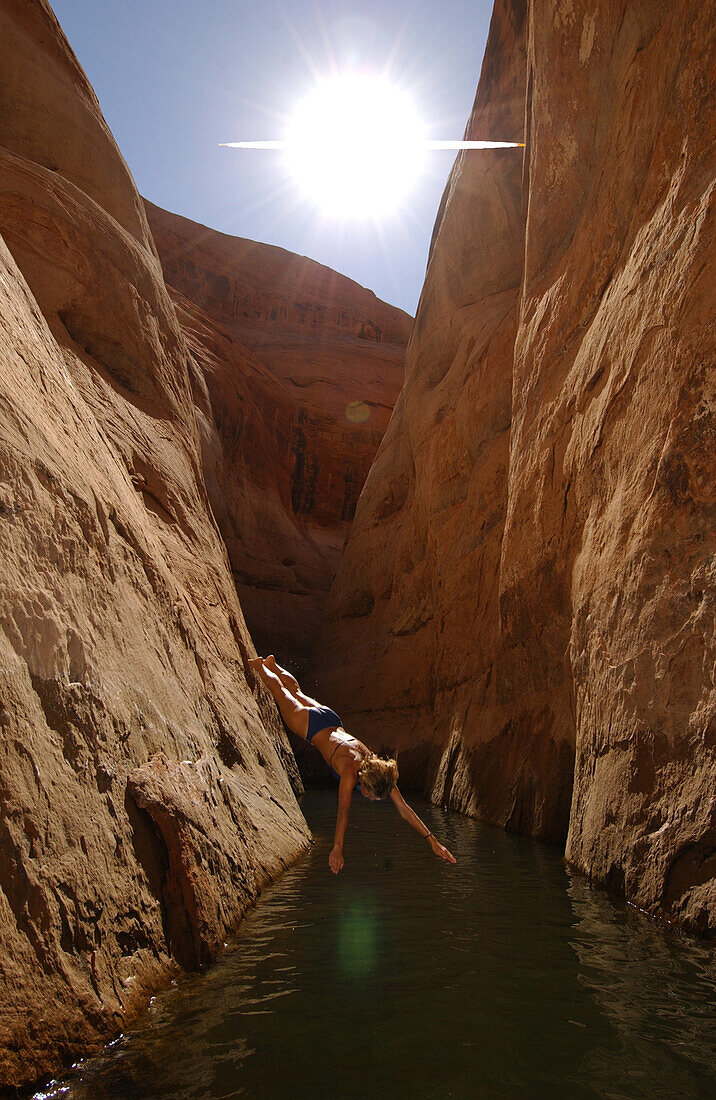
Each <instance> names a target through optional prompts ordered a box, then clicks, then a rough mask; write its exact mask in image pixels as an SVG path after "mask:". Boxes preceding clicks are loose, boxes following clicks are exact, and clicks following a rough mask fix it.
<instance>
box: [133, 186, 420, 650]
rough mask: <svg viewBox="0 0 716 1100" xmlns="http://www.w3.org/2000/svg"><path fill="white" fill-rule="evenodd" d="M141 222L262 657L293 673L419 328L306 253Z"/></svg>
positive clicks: (173, 224)
mask: <svg viewBox="0 0 716 1100" xmlns="http://www.w3.org/2000/svg"><path fill="white" fill-rule="evenodd" d="M147 213H148V217H149V224H150V227H151V229H152V232H153V234H154V239H155V241H156V244H157V248H158V250H159V255H160V258H161V261H162V266H163V268H164V275H165V278H166V281H167V284H168V285H169V287H170V290H171V294H172V296H173V298H174V302H175V304H176V307H177V313H178V316H179V319H180V322H181V326H182V329H183V331H184V334H185V336H186V338H187V341H188V343H189V346H190V348H191V350H192V354H193V358H194V364H195V367H196V368H197V369H196V370H195V372H194V374H195V378H194V385H195V391H196V401H197V405H198V406H199V410H200V412H199V421H200V425H201V428H202V446H203V454H204V467H205V471H206V482H207V488H208V491H209V495H210V498H211V503H212V507H213V509H214V513H215V515H216V518H217V521H218V523H219V527H220V529H221V533H222V535H223V537H224V541H225V543H226V546H227V549H228V551H229V557H230V560H231V565H232V569H233V574H234V580H235V582H236V586H237V590H238V592H239V596H240V598H241V604H242V607H243V609H244V613H245V615H246V621H247V623H248V625H249V628H250V630H251V633H252V637H253V638H254V640H255V642H256V645H257V647H258V648H259V650H260V651H266V652H268V651H271V650H276V651H277V652H279V653H282V654H284V655H285V656H286V658H287V659H289V660H291V661H293V662H295V661H296V659H299V660H300V658H305V657H307V656H308V655H309V654H310V653H311V651H312V648H313V644H314V642H315V638H316V634H317V630H318V626H319V622H320V620H321V618H322V615H323V610H324V605H325V601H326V598H327V595H328V591H329V589H330V586H331V583H332V581H333V578H334V576H335V574H336V570H337V568H338V562H339V560H340V555H341V551H342V549H343V543H344V540H345V536H346V533H347V531H348V527H349V524H350V521H351V519H352V518H353V514H354V511H355V506H356V502H357V500H358V496H359V494H360V491H361V488H362V487H363V483H364V481H365V478H366V476H367V473H368V469H369V468H370V464H371V462H372V460H373V458H374V456H375V453H376V450H377V448H378V444H379V443H380V440H381V439H382V437H383V433H384V432H385V429H386V427H387V424H388V420H389V419H390V414H391V412H392V409H393V405H394V404H395V400H396V398H397V395H398V391H399V389H400V386H401V384H402V380H403V357H404V353H405V345H406V343H407V340H408V336H409V333H410V326H411V323H412V321H411V318H410V317H408V315H407V314H405V313H403V312H402V310H399V309H396V308H395V307H394V306H389V305H386V303H385V302H381V301H380V300H379V299H378V298H376V296H375V295H374V294H373V293H372V292H371V291H369V290H365V289H364V288H363V287H361V286H358V284H357V283H354V282H352V281H351V280H350V279H347V278H345V276H343V275H338V274H337V273H336V272H335V271H331V270H330V268H326V267H323V266H321V265H320V264H317V263H315V262H314V261H313V260H308V259H306V258H305V257H304V256H295V255H293V254H292V253H290V252H286V251H285V250H284V249H282V248H274V247H272V246H271V245H266V244H258V243H257V242H255V241H247V240H243V239H241V238H237V237H230V236H227V235H226V234H223V233H217V232H215V231H213V230H211V229H207V228H206V227H205V226H202V225H197V224H196V223H195V222H191V221H189V220H187V219H186V218H181V217H178V216H176V215H174V214H169V213H167V212H166V211H165V210H160V209H158V208H157V207H155V206H152V205H151V204H150V203H147Z"/></svg>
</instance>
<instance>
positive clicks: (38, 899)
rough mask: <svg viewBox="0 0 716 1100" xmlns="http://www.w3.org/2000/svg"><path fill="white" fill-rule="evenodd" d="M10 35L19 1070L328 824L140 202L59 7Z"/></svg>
mask: <svg viewBox="0 0 716 1100" xmlns="http://www.w3.org/2000/svg"><path fill="white" fill-rule="evenodd" d="M0 41H1V42H2V65H0V101H1V102H2V110H1V111H0V233H1V234H2V240H0V268H1V272H0V296H1V298H2V304H1V307H0V348H1V355H0V392H1V395H2V400H1V403H0V561H1V562H2V569H1V570H0V676H1V688H0V730H1V736H0V807H1V817H0V830H1V832H2V837H1V842H0V937H1V938H2V944H3V950H2V953H1V954H0V1084H3V1085H9V1084H19V1083H22V1082H25V1081H31V1080H33V1079H36V1078H37V1077H38V1076H39V1075H41V1074H43V1073H45V1072H50V1071H53V1070H56V1069H57V1068H58V1067H59V1066H60V1065H61V1064H62V1063H63V1062H64V1061H66V1060H68V1059H74V1058H76V1057H78V1056H80V1055H82V1054H85V1053H86V1052H87V1051H88V1049H91V1048H93V1047H96V1046H97V1045H99V1044H100V1043H101V1042H102V1041H103V1040H104V1039H105V1038H107V1037H108V1036H109V1035H110V1034H112V1033H115V1032H116V1031H117V1030H118V1029H119V1028H120V1027H122V1026H123V1024H124V1023H125V1022H126V1021H127V1020H128V1019H129V1018H130V1017H131V1015H132V1013H133V1012H134V1011H135V1010H136V1009H137V1008H138V1007H139V1006H140V1005H141V1004H142V1003H143V1001H144V1000H145V999H146V995H147V992H148V991H149V990H150V989H151V988H152V987H153V986H155V985H156V984H157V982H158V981H160V980H164V979H165V978H166V975H167V974H168V973H170V972H171V969H172V967H175V966H176V963H177V962H179V963H180V964H182V965H194V964H196V963H198V962H202V961H204V960H205V959H207V958H208V957H210V956H211V955H212V953H213V952H214V951H215V949H216V947H217V944H218V943H220V941H221V938H222V935H224V933H225V932H226V931H227V930H228V929H229V928H230V927H232V926H233V925H235V923H236V922H237V921H238V919H239V917H240V915H241V913H242V911H243V908H244V907H245V905H246V904H247V903H248V902H249V901H250V899H251V898H252V897H253V896H254V895H255V893H256V891H257V890H258V889H259V887H260V886H261V884H262V883H263V882H265V881H266V880H267V878H268V877H269V876H271V875H272V874H274V873H275V872H276V871H277V870H279V869H280V868H281V867H282V866H283V865H284V863H285V861H287V860H289V859H291V858H292V857H293V856H295V854H296V853H297V852H298V851H300V850H301V848H302V847H304V846H305V845H306V843H307V841H308V833H307V829H306V826H305V823H304V821H303V818H302V816H301V813H300V811H299V809H298V806H297V803H296V800H295V796H294V793H293V790H292V788H291V784H290V782H289V772H288V771H287V765H288V763H289V762H290V754H289V751H288V747H287V744H286V741H285V739H284V737H283V734H282V733H281V732H280V730H279V729H278V727H277V723H276V720H275V718H274V717H273V709H274V708H273V707H272V706H271V707H267V705H266V700H265V699H264V698H263V696H262V695H259V693H258V689H257V688H256V685H255V684H254V683H253V677H252V676H251V674H250V673H249V672H247V666H246V657H247V654H248V653H249V651H250V650H251V641H250V638H249V634H248V631H247V629H246V626H245V623H244V620H243V616H242V612H241V608H240V606H239V603H238V600H237V597H236V593H235V590H234V586H233V583H232V579H231V574H230V570H229V565H228V561H227V558H226V553H225V549H224V547H223V544H222V542H221V539H220V537H219V533H218V531H217V528H216V525H215V523H214V520H213V517H212V513H211V510H210V507H209V503H208V500H207V496H206V491H205V488H204V482H203V478H202V474H201V458H200V448H199V440H198V432H197V428H196V420H195V412H194V403H193V398H192V390H191V385H190V367H191V361H190V356H189V353H188V350H187V347H186V345H185V342H184V339H183V337H182V333H181V331H180V328H179V325H178V323H177V319H176V315H175V311H174V308H173V306H172V303H171V301H170V299H169V296H168V294H167V291H166V288H165V286H164V282H163V279H162V273H161V267H160V264H159V260H158V258H157V256H156V252H155V250H154V246H153V242H152V237H151V234H150V231H149V228H148V226H147V222H146V218H145V213H144V208H143V205H142V202H141V199H140V198H139V196H138V194H137V192H136V189H135V187H134V184H133V182H132V179H131V177H130V175H129V172H128V170H127V168H126V165H125V164H124V162H123V160H122V158H121V156H120V154H119V152H118V150H117V148H116V146H115V144H114V142H113V140H112V138H111V135H110V133H109V131H108V130H107V127H106V125H105V123H104V120H103V119H102V116H101V114H100V111H99V108H98V105H97V102H96V99H95V97H94V94H93V92H92V90H91V88H90V87H89V85H88V83H87V81H86V78H85V76H84V74H83V73H82V71H81V69H80V68H79V66H78V64H77V62H76V60H75V58H74V56H73V55H72V53H71V51H70V49H69V47H68V45H67V43H66V41H65V40H64V38H63V36H62V33H61V31H60V28H59V27H58V25H57V23H56V21H55V19H54V17H53V15H52V13H51V11H50V9H49V7H48V6H47V4H46V3H44V2H43V0H8V2H7V3H5V4H3V5H2V9H1V10H0ZM158 753H159V754H161V755H156V754H158ZM150 758H151V759H150ZM294 781H295V775H294Z"/></svg>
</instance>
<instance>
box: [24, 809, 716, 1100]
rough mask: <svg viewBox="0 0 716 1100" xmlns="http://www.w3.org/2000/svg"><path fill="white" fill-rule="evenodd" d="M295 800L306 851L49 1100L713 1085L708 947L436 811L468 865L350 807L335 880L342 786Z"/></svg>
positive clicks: (528, 851)
mask: <svg viewBox="0 0 716 1100" xmlns="http://www.w3.org/2000/svg"><path fill="white" fill-rule="evenodd" d="M304 810H305V812H306V816H307V817H308V820H309V822H310V824H311V826H312V828H313V830H314V833H315V836H316V843H315V844H314V847H313V849H312V851H311V852H310V853H308V854H307V855H306V856H305V857H303V858H302V859H301V860H300V861H299V862H298V863H297V864H295V865H294V866H293V867H291V868H290V869H289V870H288V871H287V872H286V873H285V874H284V875H283V876H282V877H281V879H280V880H279V881H278V882H277V883H275V884H274V885H273V886H272V887H270V888H269V889H268V890H267V891H266V892H265V893H264V894H263V895H262V897H261V899H260V901H259V904H258V906H257V907H256V909H255V910H254V911H252V912H251V913H250V914H249V916H248V917H247V918H246V920H245V921H244V923H243V925H242V926H241V929H240V932H239V935H238V936H237V938H236V940H235V941H234V942H233V943H232V944H231V945H230V947H229V948H228V949H227V950H226V951H225V952H224V954H223V956H222V957H221V959H220V960H219V962H218V963H217V964H216V965H215V966H214V967H212V968H211V969H210V970H208V971H207V972H206V973H205V974H203V975H193V976H191V977H188V978H186V979H184V980H182V981H181V982H180V983H179V984H178V985H176V986H174V987H173V988H172V989H170V990H169V991H168V992H166V993H165V994H162V995H161V996H159V997H157V998H156V1000H155V1001H154V1002H153V1004H152V1006H151V1008H150V1010H149V1012H148V1014H147V1016H146V1017H145V1019H144V1020H143V1021H142V1026H141V1027H137V1028H136V1029H135V1030H133V1031H132V1032H130V1033H128V1034H127V1035H126V1036H124V1037H123V1038H122V1040H120V1041H119V1042H118V1043H116V1044H114V1045H113V1046H112V1047H111V1048H109V1049H108V1050H106V1051H105V1052H104V1053H103V1054H102V1055H100V1056H99V1057H97V1058H95V1059H92V1060H90V1061H88V1062H86V1063H84V1064H82V1065H81V1066H79V1067H78V1068H77V1069H76V1071H75V1072H74V1073H72V1074H71V1075H69V1076H68V1077H67V1078H66V1079H65V1080H64V1081H63V1082H61V1083H55V1084H54V1085H53V1086H52V1087H50V1088H48V1089H46V1090H43V1092H42V1093H38V1094H37V1096H38V1097H39V1096H43V1097H52V1098H53V1100H54V1098H56V1097H60V1096H62V1097H64V1098H67V1100H110V1098H111V1100H150V1098H151V1100H219V1098H221V1100H229V1098H230V1097H239V1096H242V1097H260V1098H263V1097H291V1098H294V1100H300V1098H303V1097H306V1098H308V1097H310V1098H311V1100H315V1098H317V1097H320V1098H322V1097H364V1096H368V1095H373V1096H396V1097H436V1098H442V1097H500V1098H505V1097H507V1098H512V1097H530V1098H532V1097H545V1098H546V1097H550V1098H553V1097H555V1098H561V1097H570V1098H572V1097H575V1098H578V1097H614V1098H630V1100H631V1098H633V1097H644V1098H646V1097H649V1098H654V1097H656V1098H658V1097H663V1098H667V1097H668V1098H669V1100H673V1098H677V1097H684V1098H686V1097H708V1096H716V1079H715V1078H714V1071H713V1066H714V1061H715V1056H716V1008H715V1004H714V977H715V976H716V966H715V965H714V958H713V953H712V951H711V950H710V949H709V948H708V947H707V945H705V944H703V943H699V942H694V941H690V940H688V939H687V938H685V937H680V936H678V935H676V934H674V933H669V932H665V931H663V930H661V929H659V928H657V927H655V926H654V925H652V924H651V923H649V922H648V921H646V920H645V919H644V918H642V917H641V916H640V915H639V914H636V913H634V912H633V911H632V910H628V909H626V907H619V906H615V905H613V904H612V903H611V902H610V901H609V900H608V898H606V897H605V896H604V895H603V894H601V893H600V892H598V891H593V890H591V889H590V888H589V887H588V886H587V885H586V884H585V883H584V882H583V881H582V880H580V879H579V878H577V877H574V876H571V875H570V874H569V872H568V871H567V870H566V869H565V868H564V865H563V863H562V860H561V858H560V856H559V853H558V852H557V851H555V850H552V849H549V848H545V847H542V846H540V845H538V844H536V843H534V842H532V841H529V840H525V839H523V838H519V837H514V836H508V835H506V834H505V833H502V832H501V831H499V830H497V829H492V828H489V827H488V826H484V825H481V824H479V823H478V822H476V821H472V820H470V819H469V818H463V817H460V816H459V815H457V814H453V813H446V812H444V811H442V810H440V809H438V808H437V807H430V806H420V808H419V812H420V813H421V816H422V817H423V818H424V820H425V821H426V822H428V823H429V824H430V827H431V828H432V829H433V830H434V831H435V833H436V834H437V835H438V836H439V837H440V838H441V839H444V841H445V843H446V844H447V845H448V847H449V848H451V849H452V851H454V853H455V855H456V856H457V858H458V864H457V866H454V867H453V866H450V865H448V864H444V863H442V862H439V861H437V860H436V859H435V857H434V856H433V855H432V853H431V852H430V849H429V848H428V846H427V845H426V844H425V843H424V842H421V840H420V838H419V837H418V836H417V834H415V833H413V832H412V830H410V829H408V828H407V827H406V826H405V825H404V824H403V823H402V822H401V821H400V819H399V818H398V817H397V815H396V814H395V811H394V809H393V807H392V804H389V803H388V804H375V803H367V802H365V801H363V800H361V799H356V800H354V806H353V809H352V812H351V825H350V827H349V834H348V843H347V847H346V868H345V870H344V871H343V872H342V873H341V874H340V875H338V876H333V875H332V874H331V873H330V871H329V870H328V866H327V862H328V853H329V851H330V847H331V842H332V837H333V826H334V823H335V810H336V792H335V791H330V792H324V791H321V792H316V793H312V794H310V795H309V796H308V797H307V798H306V800H305V803H304Z"/></svg>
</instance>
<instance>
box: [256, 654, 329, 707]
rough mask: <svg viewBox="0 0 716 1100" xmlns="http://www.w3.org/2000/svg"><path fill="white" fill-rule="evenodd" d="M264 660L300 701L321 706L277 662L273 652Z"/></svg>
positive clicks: (312, 705)
mask: <svg viewBox="0 0 716 1100" xmlns="http://www.w3.org/2000/svg"><path fill="white" fill-rule="evenodd" d="M264 661H265V665H266V667H268V668H269V669H270V670H271V672H275V674H276V675H277V676H278V678H279V679H280V681H281V683H282V684H283V686H284V687H285V688H288V690H289V691H290V692H291V694H292V695H293V696H294V697H295V698H296V699H298V701H299V703H303V705H304V706H306V707H320V705H321V704H320V703H319V702H318V701H317V700H316V699H312V698H311V696H310V695H306V693H305V692H303V691H301V687H300V685H299V682H298V680H297V679H296V677H295V676H292V675H291V673H290V672H288V671H287V670H286V669H285V668H281V665H279V664H278V663H277V661H276V658H275V657H274V655H273V653H272V654H270V656H268V657H265V658H264Z"/></svg>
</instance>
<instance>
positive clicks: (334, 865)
mask: <svg viewBox="0 0 716 1100" xmlns="http://www.w3.org/2000/svg"><path fill="white" fill-rule="evenodd" d="M454 862H455V861H454V860H453V863H454ZM343 864H344V860H343V850H342V848H334V849H333V851H332V852H331V854H330V855H329V857H328V866H329V867H330V869H331V870H332V871H333V874H334V875H337V874H338V872H339V871H342V870H343Z"/></svg>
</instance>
